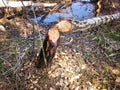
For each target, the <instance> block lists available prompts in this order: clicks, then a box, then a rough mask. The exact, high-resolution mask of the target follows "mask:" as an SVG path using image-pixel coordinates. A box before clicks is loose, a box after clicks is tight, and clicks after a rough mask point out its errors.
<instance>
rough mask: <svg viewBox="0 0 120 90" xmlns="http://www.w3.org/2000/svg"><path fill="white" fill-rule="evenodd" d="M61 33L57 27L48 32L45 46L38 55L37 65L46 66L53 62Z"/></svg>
mask: <svg viewBox="0 0 120 90" xmlns="http://www.w3.org/2000/svg"><path fill="white" fill-rule="evenodd" d="M59 40H60V34H59V31H58V30H57V29H56V30H55V29H54V30H53V29H51V30H49V31H48V33H47V34H46V37H45V40H44V41H43V47H42V48H41V50H40V53H39V56H38V57H37V63H36V66H37V67H39V68H44V67H46V66H48V64H49V63H51V62H52V59H53V57H54V56H55V52H56V49H57V46H58V44H59Z"/></svg>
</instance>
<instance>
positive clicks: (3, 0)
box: [0, 0, 57, 7]
mask: <svg viewBox="0 0 120 90" xmlns="http://www.w3.org/2000/svg"><path fill="white" fill-rule="evenodd" d="M22 2H23V4H24V5H23V4H22ZM22 2H21V1H9V0H0V7H24V6H31V5H32V6H44V7H52V6H55V5H57V3H40V2H37V3H34V2H32V1H22Z"/></svg>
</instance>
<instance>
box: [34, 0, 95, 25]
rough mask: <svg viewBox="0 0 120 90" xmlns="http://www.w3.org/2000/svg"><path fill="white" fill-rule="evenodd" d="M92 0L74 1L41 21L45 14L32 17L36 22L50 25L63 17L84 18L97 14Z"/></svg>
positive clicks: (69, 18)
mask: <svg viewBox="0 0 120 90" xmlns="http://www.w3.org/2000/svg"><path fill="white" fill-rule="evenodd" d="M89 1H90V0H86V2H80V1H79V2H78V1H76V2H73V3H72V4H71V6H69V7H67V8H65V9H62V10H61V11H60V12H57V13H52V14H50V15H48V16H47V17H46V18H45V19H44V20H42V22H41V18H42V17H43V16H44V15H42V16H39V17H37V18H36V19H32V20H34V21H35V22H36V21H37V22H38V24H39V25H43V26H44V25H49V24H51V23H57V22H59V21H60V20H62V19H68V20H73V19H74V20H84V19H88V18H91V17H94V16H95V8H96V6H95V4H94V3H90V2H89Z"/></svg>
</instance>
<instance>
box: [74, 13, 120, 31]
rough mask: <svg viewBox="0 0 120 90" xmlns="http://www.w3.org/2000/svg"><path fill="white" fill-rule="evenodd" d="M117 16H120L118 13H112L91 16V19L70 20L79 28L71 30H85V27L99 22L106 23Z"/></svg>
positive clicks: (93, 25)
mask: <svg viewBox="0 0 120 90" xmlns="http://www.w3.org/2000/svg"><path fill="white" fill-rule="evenodd" d="M119 18H120V13H116V14H112V15H105V16H99V17H93V18H91V19H86V20H83V21H77V20H72V24H74V25H75V26H76V27H78V28H79V29H78V30H75V31H73V32H77V31H85V30H87V29H90V28H93V27H96V26H99V25H101V24H105V23H108V22H110V21H112V20H115V19H119Z"/></svg>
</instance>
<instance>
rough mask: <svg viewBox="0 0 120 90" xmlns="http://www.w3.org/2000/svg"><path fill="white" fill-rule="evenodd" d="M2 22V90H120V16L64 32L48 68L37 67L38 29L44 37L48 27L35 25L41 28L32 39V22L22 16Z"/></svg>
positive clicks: (0, 42)
mask: <svg viewBox="0 0 120 90" xmlns="http://www.w3.org/2000/svg"><path fill="white" fill-rule="evenodd" d="M115 1H116V0H115ZM104 4H105V3H104ZM107 4H108V3H107V2H106V5H107ZM104 8H105V7H104ZM106 8H107V7H106ZM109 10H111V13H114V10H113V11H112V8H109ZM109 10H108V11H107V10H106V9H104V11H103V10H102V13H103V12H104V14H106V13H107V12H108V13H107V14H110V12H109ZM0 24H1V25H3V26H4V27H5V31H0V73H1V74H0V90H120V19H119V20H115V21H112V22H110V23H107V24H104V25H100V26H99V27H96V28H92V29H90V30H88V31H87V32H82V33H81V32H77V33H68V34H62V35H61V41H60V45H59V47H58V48H57V51H56V55H55V57H54V59H53V62H52V63H51V65H50V66H49V67H47V68H45V69H38V68H36V67H35V65H34V60H35V58H34V57H35V56H36V55H37V52H38V51H39V50H40V49H39V47H40V43H41V38H42V36H39V32H40V31H41V32H42V33H43V36H44V35H45V32H46V29H45V28H43V27H42V26H40V27H37V26H35V29H36V28H39V29H38V30H37V31H35V33H34V34H35V35H36V37H35V38H32V35H31V34H32V31H33V25H32V24H31V23H30V22H27V20H25V19H23V18H19V17H17V18H15V19H12V20H7V21H5V22H4V23H2V22H0ZM28 36H29V37H28ZM38 37H39V38H38ZM36 38H37V39H36ZM34 39H36V40H35V42H33V41H34ZM33 43H35V46H34V48H35V51H36V52H34V53H33V52H32V49H33ZM34 54H35V56H34Z"/></svg>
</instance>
